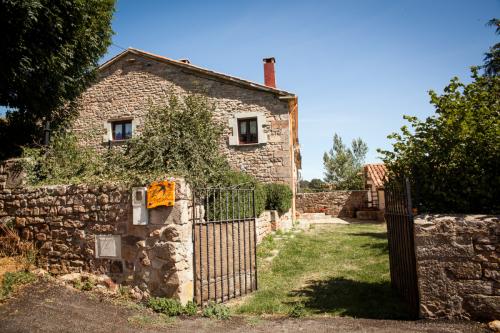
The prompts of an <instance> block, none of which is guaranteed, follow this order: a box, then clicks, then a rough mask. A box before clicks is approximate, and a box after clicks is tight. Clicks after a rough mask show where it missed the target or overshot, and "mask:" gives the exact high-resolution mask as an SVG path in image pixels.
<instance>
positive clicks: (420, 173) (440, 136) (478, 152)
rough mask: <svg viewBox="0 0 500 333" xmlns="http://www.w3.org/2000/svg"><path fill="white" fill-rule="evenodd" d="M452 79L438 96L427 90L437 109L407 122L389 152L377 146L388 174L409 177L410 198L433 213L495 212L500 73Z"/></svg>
mask: <svg viewBox="0 0 500 333" xmlns="http://www.w3.org/2000/svg"><path fill="white" fill-rule="evenodd" d="M472 79H473V82H472V83H470V84H464V83H461V82H460V81H459V79H458V78H453V79H452V80H451V82H450V84H449V85H448V86H447V87H446V88H445V89H444V93H443V94H442V95H438V94H437V93H435V92H434V91H430V93H429V94H430V98H431V104H433V105H434V107H435V109H436V114H435V115H433V116H431V117H428V118H427V119H425V120H424V121H421V120H419V119H417V118H416V117H410V116H405V117H404V118H405V119H406V120H408V122H409V123H410V126H411V129H409V128H408V127H407V126H403V127H402V128H401V133H393V134H391V135H389V138H390V139H393V140H395V142H394V143H393V149H392V151H381V150H379V152H380V153H382V155H383V156H384V158H383V159H384V162H385V163H386V165H387V167H388V169H389V171H390V176H391V177H401V176H406V177H409V179H410V182H411V184H412V190H413V195H414V203H415V204H416V205H417V207H419V209H420V211H427V212H435V213H499V212H500V200H498V198H499V197H500V190H499V189H500V173H499V172H498V170H499V166H500V77H498V76H493V77H491V76H480V75H479V74H478V69H477V68H473V69H472Z"/></svg>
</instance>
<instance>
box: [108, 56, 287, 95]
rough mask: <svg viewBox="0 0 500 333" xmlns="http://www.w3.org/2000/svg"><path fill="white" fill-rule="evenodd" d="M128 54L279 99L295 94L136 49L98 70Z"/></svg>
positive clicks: (110, 62)
mask: <svg viewBox="0 0 500 333" xmlns="http://www.w3.org/2000/svg"><path fill="white" fill-rule="evenodd" d="M130 53H131V54H135V55H138V56H141V57H145V58H148V59H152V60H155V61H159V62H164V63H168V64H172V65H174V66H178V67H181V68H185V69H187V70H190V71H193V72H198V73H202V74H204V75H208V76H212V77H216V78H218V79H220V80H223V81H227V82H231V83H233V84H236V85H241V86H245V87H247V88H252V89H255V90H260V91H266V92H270V93H273V94H276V95H279V98H280V99H291V98H295V94H293V93H290V92H288V91H285V90H280V89H275V88H271V87H268V86H265V85H262V84H259V83H255V82H252V81H248V80H244V79H240V78H237V77H234V76H230V75H227V74H222V73H218V72H214V71H211V70H208V69H205V68H202V67H198V66H195V65H192V64H186V63H184V62H181V61H177V60H174V59H170V58H166V57H162V56H159V55H156V54H152V53H149V52H145V51H142V50H138V49H134V48H128V49H126V50H125V51H123V52H121V53H119V54H117V55H116V56H114V57H113V58H111V59H109V60H108V61H106V62H105V63H104V64H102V65H101V66H99V68H98V70H99V71H102V70H104V69H106V68H108V67H109V66H111V65H112V64H114V63H115V62H116V61H118V60H119V59H121V58H123V57H124V56H125V55H127V54H130Z"/></svg>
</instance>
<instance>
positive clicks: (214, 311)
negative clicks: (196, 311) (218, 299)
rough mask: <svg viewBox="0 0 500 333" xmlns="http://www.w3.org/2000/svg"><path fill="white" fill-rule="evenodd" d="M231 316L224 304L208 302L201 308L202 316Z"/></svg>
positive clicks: (220, 317) (218, 317) (219, 317)
mask: <svg viewBox="0 0 500 333" xmlns="http://www.w3.org/2000/svg"><path fill="white" fill-rule="evenodd" d="M230 316H231V314H230V312H229V308H228V307H227V306H225V305H224V304H219V303H214V302H209V303H208V305H207V307H205V308H204V309H203V317H207V318H215V319H229V317H230Z"/></svg>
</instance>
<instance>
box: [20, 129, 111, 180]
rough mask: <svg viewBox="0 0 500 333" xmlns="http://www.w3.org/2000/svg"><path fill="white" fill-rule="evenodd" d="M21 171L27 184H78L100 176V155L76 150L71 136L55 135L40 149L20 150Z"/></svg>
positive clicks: (84, 150)
mask: <svg viewBox="0 0 500 333" xmlns="http://www.w3.org/2000/svg"><path fill="white" fill-rule="evenodd" d="M23 157H25V159H24V160H23V161H24V163H23V168H24V170H25V171H26V174H27V180H28V182H29V183H30V184H39V185H44V184H57V183H60V184H61V183H79V182H82V181H86V180H94V179H96V178H98V177H99V176H102V175H103V173H104V170H103V169H104V161H103V160H102V157H101V155H99V154H96V153H95V152H93V151H92V150H91V149H88V148H82V147H79V146H78V144H77V139H76V137H75V136H74V135H73V134H72V133H67V132H60V133H55V134H54V135H53V136H52V138H51V142H50V145H49V146H48V147H44V148H24V149H23Z"/></svg>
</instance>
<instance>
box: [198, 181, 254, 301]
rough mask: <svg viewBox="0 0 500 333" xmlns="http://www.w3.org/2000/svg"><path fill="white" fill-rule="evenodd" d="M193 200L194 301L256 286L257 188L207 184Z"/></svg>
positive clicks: (232, 295)
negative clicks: (211, 186) (212, 186)
mask: <svg viewBox="0 0 500 333" xmlns="http://www.w3.org/2000/svg"><path fill="white" fill-rule="evenodd" d="M192 200H193V210H192V219H193V267H194V289H195V301H196V302H197V303H198V304H200V305H204V304H206V303H207V302H208V301H214V302H224V301H227V300H229V299H231V298H235V297H238V296H242V295H245V294H247V293H248V292H252V291H254V290H256V289H257V251H256V244H257V241H256V240H257V232H256V209H255V192H254V190H253V189H240V188H208V189H202V190H198V191H195V192H193V199H192ZM236 261H237V262H236Z"/></svg>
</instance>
